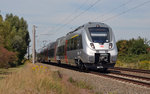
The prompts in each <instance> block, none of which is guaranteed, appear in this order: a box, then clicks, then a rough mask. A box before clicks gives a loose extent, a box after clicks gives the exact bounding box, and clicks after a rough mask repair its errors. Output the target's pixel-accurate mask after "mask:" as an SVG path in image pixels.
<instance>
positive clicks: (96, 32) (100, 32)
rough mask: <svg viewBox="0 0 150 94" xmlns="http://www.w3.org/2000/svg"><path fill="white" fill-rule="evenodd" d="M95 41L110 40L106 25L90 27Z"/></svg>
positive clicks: (103, 41)
mask: <svg viewBox="0 0 150 94" xmlns="http://www.w3.org/2000/svg"><path fill="white" fill-rule="evenodd" d="M89 32H90V34H91V38H92V41H93V42H96V43H105V42H109V30H108V28H104V27H91V28H89Z"/></svg>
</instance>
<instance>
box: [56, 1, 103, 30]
mask: <svg viewBox="0 0 150 94" xmlns="http://www.w3.org/2000/svg"><path fill="white" fill-rule="evenodd" d="M100 1H101V0H96V1H95V2H94V3H93V4H91V5H90V6H89V7H88V8H87V9H86V10H84V11H83V12H81V13H80V14H78V15H76V16H75V17H73V18H72V19H71V20H69V21H68V22H67V23H65V24H64V25H62V26H61V27H60V28H58V29H56V30H57V31H58V30H61V29H62V28H63V27H65V26H66V25H67V24H69V23H71V22H73V21H74V20H75V19H77V18H78V17H79V16H81V15H82V14H84V13H85V12H87V11H88V10H89V9H91V8H92V7H94V6H95V5H96V4H97V3H98V2H100Z"/></svg>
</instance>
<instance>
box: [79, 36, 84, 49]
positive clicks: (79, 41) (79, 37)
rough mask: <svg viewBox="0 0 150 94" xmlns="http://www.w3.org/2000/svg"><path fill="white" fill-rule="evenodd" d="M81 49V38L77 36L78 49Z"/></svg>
mask: <svg viewBox="0 0 150 94" xmlns="http://www.w3.org/2000/svg"><path fill="white" fill-rule="evenodd" d="M82 48H83V47H82V36H81V35H79V37H78V49H82Z"/></svg>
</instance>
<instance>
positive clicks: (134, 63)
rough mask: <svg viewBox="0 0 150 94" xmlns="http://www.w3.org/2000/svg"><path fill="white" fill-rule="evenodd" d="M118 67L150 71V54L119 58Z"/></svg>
mask: <svg viewBox="0 0 150 94" xmlns="http://www.w3.org/2000/svg"><path fill="white" fill-rule="evenodd" d="M116 66H117V67H126V68H134V69H145V70H150V53H149V54H140V55H124V56H118V60H117V62H116Z"/></svg>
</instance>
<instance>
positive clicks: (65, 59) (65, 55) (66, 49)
mask: <svg viewBox="0 0 150 94" xmlns="http://www.w3.org/2000/svg"><path fill="white" fill-rule="evenodd" d="M67 42H68V40H66V44H65V61H66V63H68V59H67Z"/></svg>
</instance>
